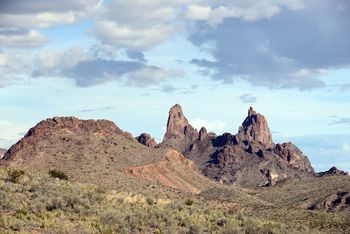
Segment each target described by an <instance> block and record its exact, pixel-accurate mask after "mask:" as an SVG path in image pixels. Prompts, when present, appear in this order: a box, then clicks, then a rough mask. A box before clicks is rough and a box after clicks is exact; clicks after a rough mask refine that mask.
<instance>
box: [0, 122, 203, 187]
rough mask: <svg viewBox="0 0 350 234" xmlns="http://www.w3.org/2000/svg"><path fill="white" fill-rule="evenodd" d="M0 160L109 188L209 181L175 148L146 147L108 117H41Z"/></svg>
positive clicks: (0, 162)
mask: <svg viewBox="0 0 350 234" xmlns="http://www.w3.org/2000/svg"><path fill="white" fill-rule="evenodd" d="M0 165H4V166H7V167H11V168H21V169H25V170H32V171H39V172H43V173H48V171H50V170H53V169H55V170H59V171H62V172H64V173H65V174H67V175H68V177H69V178H70V180H73V181H78V182H85V183H95V184H104V185H105V186H110V187H114V188H115V187H123V186H124V187H125V186H128V184H130V187H131V184H135V186H134V187H136V190H142V187H143V186H144V185H145V184H149V183H152V184H161V185H164V186H165V187H170V188H176V189H180V190H183V191H186V192H199V191H200V190H201V189H202V187H205V186H202V185H203V184H204V185H205V184H208V179H207V178H205V177H204V176H202V175H201V174H200V173H199V172H197V169H196V167H195V165H194V164H193V163H192V162H190V161H189V160H188V159H186V158H184V156H183V155H181V154H180V153H178V152H174V150H172V149H159V148H151V147H146V146H144V145H142V144H140V143H139V142H138V141H137V140H136V139H134V138H133V137H132V135H131V134H130V133H127V132H124V131H122V130H121V129H119V128H118V127H117V126H116V125H115V124H114V123H113V122H111V121H108V120H80V119H77V118H74V117H55V118H52V119H46V120H44V121H41V122H40V123H38V124H37V125H36V126H35V127H33V128H31V129H30V130H29V132H28V133H27V134H26V135H25V136H24V137H23V138H22V139H21V140H20V141H19V142H17V143H16V144H15V145H13V146H12V147H11V148H10V149H9V150H8V151H7V153H6V154H5V155H4V158H3V159H2V160H0ZM150 168H151V170H150ZM141 174H142V177H141V176H140V175H141ZM184 174H186V175H184ZM136 177H139V178H136ZM164 178H170V179H169V180H170V181H171V183H170V182H169V181H168V180H166V179H164ZM180 178H188V180H186V179H181V180H180ZM189 178H191V179H189ZM140 183H141V184H140ZM131 190H135V188H131Z"/></svg>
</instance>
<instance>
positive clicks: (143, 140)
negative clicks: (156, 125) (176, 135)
mask: <svg viewBox="0 0 350 234" xmlns="http://www.w3.org/2000/svg"><path fill="white" fill-rule="evenodd" d="M135 139H136V140H137V141H138V142H139V143H140V144H142V145H145V146H147V147H151V148H155V147H156V146H157V142H156V140H155V139H154V138H153V137H152V136H151V135H149V134H147V133H142V134H140V136H138V137H136V138H135Z"/></svg>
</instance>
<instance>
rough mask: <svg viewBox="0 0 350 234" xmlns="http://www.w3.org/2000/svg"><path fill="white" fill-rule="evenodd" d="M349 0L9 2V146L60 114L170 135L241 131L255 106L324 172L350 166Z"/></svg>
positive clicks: (1, 126)
mask: <svg viewBox="0 0 350 234" xmlns="http://www.w3.org/2000/svg"><path fill="white" fill-rule="evenodd" d="M349 22H350V2H349V1H347V0H283V1H282V0H264V1H263V0H262V1H253V0H173V1H165V0H133V1H125V0H124V1H122V0H105V1H102V0H61V1H40V0H11V1H8V0H0V148H1V147H3V148H9V147H10V146H11V145H12V144H14V143H16V142H17V141H18V140H19V139H20V138H21V137H23V135H24V134H25V133H26V132H27V131H28V129H29V128H30V127H32V126H34V125H35V124H36V123H38V122H39V121H41V120H43V119H46V118H50V117H53V116H76V117H79V118H82V119H109V120H112V121H114V122H115V123H116V124H117V125H118V126H119V127H120V128H122V129H123V130H125V131H128V132H131V133H132V134H133V135H134V136H137V135H139V134H140V133H142V132H147V133H150V134H151V135H152V136H154V137H155V138H156V140H157V141H158V142H159V141H161V140H162V137H163V134H164V131H165V125H166V120H167V115H168V111H169V109H170V107H171V106H173V105H174V104H176V103H179V104H180V105H181V106H182V107H183V111H184V114H185V115H186V116H187V118H188V119H189V121H190V123H191V124H192V125H193V126H195V127H196V128H198V129H199V128H200V127H201V126H205V127H206V128H207V129H208V130H209V131H214V132H216V133H217V134H221V133H224V132H230V133H233V134H234V133H237V130H238V127H239V126H240V124H241V123H242V122H243V120H244V118H245V117H246V115H247V110H248V108H249V106H253V107H254V109H255V110H256V111H257V112H259V113H261V114H263V115H265V117H266V118H267V120H268V122H269V127H270V129H271V132H272V134H273V139H274V142H276V143H278V142H279V143H282V142H287V141H292V142H293V143H295V144H296V145H297V146H298V147H299V148H300V149H301V150H302V151H303V152H304V154H305V155H307V156H308V157H309V159H310V161H311V163H312V164H313V166H314V168H315V169H316V171H322V170H327V169H329V168H330V167H331V166H337V167H339V168H341V169H343V170H347V171H350V28H349V27H350V26H349Z"/></svg>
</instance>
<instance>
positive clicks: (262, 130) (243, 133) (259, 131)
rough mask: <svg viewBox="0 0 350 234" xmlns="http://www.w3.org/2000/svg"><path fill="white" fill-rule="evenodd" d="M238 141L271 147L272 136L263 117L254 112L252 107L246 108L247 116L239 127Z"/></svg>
mask: <svg viewBox="0 0 350 234" xmlns="http://www.w3.org/2000/svg"><path fill="white" fill-rule="evenodd" d="M237 137H238V138H239V140H240V141H248V142H257V143H260V144H261V145H263V146H264V147H266V148H271V147H273V142H272V136H271V132H270V129H269V126H268V124H267V120H266V119H265V117H264V116H263V115H261V114H259V113H256V112H255V111H254V109H253V108H252V107H250V108H249V110H248V116H247V118H246V119H245V120H244V122H243V123H242V126H240V127H239V131H238V135H237Z"/></svg>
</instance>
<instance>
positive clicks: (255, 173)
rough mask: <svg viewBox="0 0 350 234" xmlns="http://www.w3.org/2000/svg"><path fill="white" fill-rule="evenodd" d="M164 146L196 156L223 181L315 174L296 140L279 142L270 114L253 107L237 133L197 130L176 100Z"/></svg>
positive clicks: (199, 163) (273, 180)
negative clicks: (269, 121)
mask: <svg viewBox="0 0 350 234" xmlns="http://www.w3.org/2000/svg"><path fill="white" fill-rule="evenodd" d="M160 147H161V148H162V147H165V148H166V147H170V148H173V149H176V150H178V151H180V152H182V153H183V154H184V155H185V156H186V157H187V158H189V159H191V160H193V161H194V162H195V163H196V164H197V166H198V168H199V169H200V170H201V171H202V172H203V173H204V174H205V175H206V176H208V177H210V178H212V179H215V180H219V181H221V182H223V183H238V184H244V185H249V186H250V185H253V186H256V185H266V184H269V185H274V184H275V183H277V182H278V181H282V180H285V179H288V178H293V177H298V178H299V177H303V176H312V174H313V172H314V169H313V168H312V166H311V164H310V162H309V160H308V158H307V157H306V156H305V155H303V153H302V152H301V151H300V150H299V149H298V148H297V147H296V146H295V145H293V144H292V143H290V142H288V143H283V144H277V145H275V144H274V143H273V141H272V136H271V132H270V129H269V127H268V123H267V120H266V118H265V117H264V116H263V115H262V114H259V113H257V112H256V111H255V110H254V109H253V107H250V108H249V109H248V116H247V117H246V118H245V120H244V121H243V123H242V125H241V126H240V127H239V131H238V133H237V134H231V133H224V134H222V135H219V136H216V135H215V134H208V133H207V130H206V128H205V127H202V128H201V129H200V131H199V133H198V132H197V130H195V129H194V128H193V127H192V126H191V125H190V123H189V122H188V120H187V119H186V117H185V116H184V114H183V112H182V108H181V106H180V105H178V104H176V105H175V106H173V107H172V108H171V109H170V111H169V118H168V122H167V131H166V133H165V135H164V140H163V142H162V143H161V144H160Z"/></svg>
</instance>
